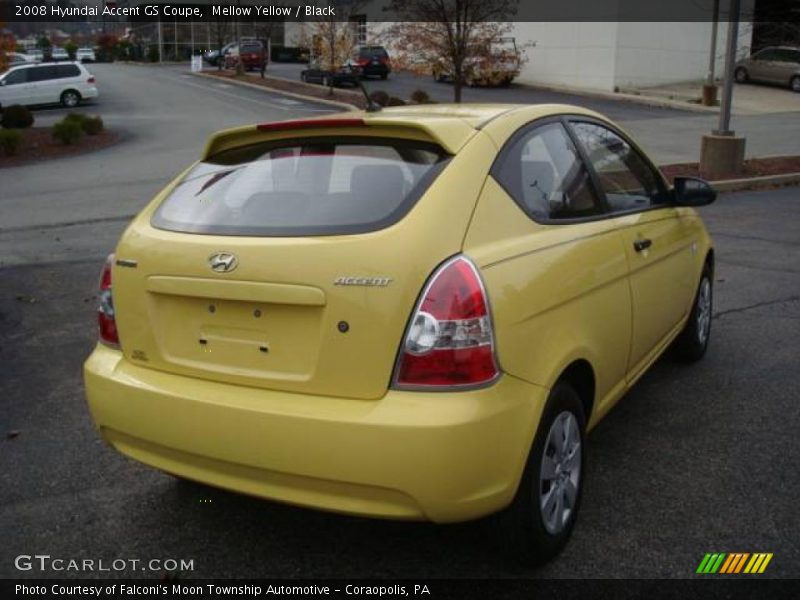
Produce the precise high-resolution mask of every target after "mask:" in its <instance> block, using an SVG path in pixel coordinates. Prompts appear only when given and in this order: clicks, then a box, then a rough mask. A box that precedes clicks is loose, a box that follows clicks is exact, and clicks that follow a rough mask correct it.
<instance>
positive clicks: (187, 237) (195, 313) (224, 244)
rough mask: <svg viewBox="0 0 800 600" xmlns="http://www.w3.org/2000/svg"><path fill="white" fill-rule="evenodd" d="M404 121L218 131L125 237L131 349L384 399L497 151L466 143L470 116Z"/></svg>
mask: <svg viewBox="0 0 800 600" xmlns="http://www.w3.org/2000/svg"><path fill="white" fill-rule="evenodd" d="M407 121H408V119H404V118H402V117H394V118H392V117H390V116H383V117H373V118H367V119H349V118H348V119H324V120H316V121H315V120H309V121H302V122H292V123H285V124H280V123H278V124H268V125H264V126H261V127H251V128H241V129H238V130H234V131H232V132H226V133H223V134H220V135H218V136H216V137H214V138H212V140H211V141H210V143H209V145H208V147H207V148H206V152H205V155H204V157H203V159H202V160H201V161H200V162H199V163H197V164H196V165H195V166H193V167H192V168H191V169H189V170H188V171H187V172H186V173H184V174H183V175H182V176H181V177H179V178H178V179H177V180H176V182H174V183H173V184H171V185H170V186H169V187H168V188H167V189H166V190H165V191H164V192H162V194H160V195H159V197H158V198H156V199H155V200H154V201H153V202H152V203H151V205H150V206H149V207H148V208H147V209H146V210H145V211H144V212H143V213H142V214H141V215H140V216H139V217H138V218H137V219H136V220H135V222H134V223H133V224H132V226H131V227H130V228H129V229H128V231H127V232H126V234H125V235H124V236H123V239H122V240H121V242H120V244H119V246H118V248H117V252H116V264H115V265H114V267H113V295H114V304H115V307H116V315H117V317H116V318H117V326H118V329H119V334H120V340H121V346H122V350H123V352H124V354H125V356H126V358H128V359H129V360H131V361H133V362H135V363H137V364H140V365H141V366H146V367H150V368H154V369H159V370H163V371H169V372H173V373H179V374H184V375H188V376H192V377H200V378H208V379H212V380H216V381H223V382H228V383H235V384H241V385H248V386H254V387H262V388H269V389H277V390H285V391H297V392H304V393H313V394H321V395H332V396H344V397H352V398H363V399H374V398H379V397H381V396H382V395H383V394H384V393H385V391H386V389H387V387H388V385H389V382H390V379H391V374H392V369H393V365H394V362H395V357H396V354H397V350H398V346H399V344H400V340H401V337H402V334H403V331H404V328H405V326H406V322H407V320H408V317H409V314H410V312H411V310H412V309H413V306H414V303H415V301H416V299H417V297H418V295H419V293H420V290H421V289H422V287H423V285H424V283H425V281H426V279H427V277H428V276H429V274H430V273H431V271H432V270H433V269H434V268H435V267H436V265H437V264H438V263H440V262H441V261H442V260H444V259H445V258H446V257H448V256H451V255H453V254H455V253H457V252H459V250H460V248H461V244H462V240H463V236H464V232H465V230H466V227H467V224H468V221H469V218H470V216H471V214H472V210H473V207H474V203H475V200H476V198H477V195H478V193H479V191H480V187H481V185H482V184H483V178H484V175H485V173H486V171H487V170H488V166H489V163H490V161H491V159H492V158H493V152H492V151H491V148H492V147H491V145H490V142H489V141H488V138H486V137H485V136H483V135H482V134H481V138H482V139H481V142H480V143H479V144H478V145H477V147H476V148H475V149H474V150H471V151H463V152H461V150H462V148H463V147H464V146H465V145H466V144H467V142H468V141H469V140H470V139H471V138H473V137H474V136H476V133H477V132H476V130H475V129H474V127H473V126H472V125H471V124H469V123H468V122H466V121H465V120H463V119H453V118H444V117H432V118H429V119H428V120H427V121H426V122H424V123H421V122H418V123H416V124H414V125H408V124H407ZM473 146H475V144H472V143H470V144H469V145H468V147H469V148H472V147H473ZM454 192H455V193H454Z"/></svg>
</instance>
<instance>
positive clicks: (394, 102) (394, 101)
mask: <svg viewBox="0 0 800 600" xmlns="http://www.w3.org/2000/svg"><path fill="white" fill-rule="evenodd" d="M405 105H406V101H405V100H403V99H402V98H398V97H397V96H392V97H391V98H389V102H387V103H386V106H405Z"/></svg>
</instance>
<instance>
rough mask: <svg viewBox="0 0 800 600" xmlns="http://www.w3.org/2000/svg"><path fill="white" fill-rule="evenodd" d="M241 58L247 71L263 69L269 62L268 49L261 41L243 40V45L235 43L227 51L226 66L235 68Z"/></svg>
mask: <svg viewBox="0 0 800 600" xmlns="http://www.w3.org/2000/svg"><path fill="white" fill-rule="evenodd" d="M240 60H241V62H242V66H243V67H244V69H245V71H251V70H255V71H258V70H261V67H262V66H265V65H266V63H267V50H266V48H265V47H264V44H263V43H261V42H259V41H257V40H256V41H248V42H242V44H241V46H239V45H236V44H234V45H233V46H231V48H229V49H228V50H227V51H226V52H225V68H226V69H235V68H236V65H237V64H239V61H240Z"/></svg>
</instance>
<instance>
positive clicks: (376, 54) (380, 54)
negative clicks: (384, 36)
mask: <svg viewBox="0 0 800 600" xmlns="http://www.w3.org/2000/svg"><path fill="white" fill-rule="evenodd" d="M359 54H360V55H361V56H365V57H369V58H386V57H388V56H389V54H388V53H387V52H386V50H385V49H384V48H381V47H375V48H361V50H360V51H359Z"/></svg>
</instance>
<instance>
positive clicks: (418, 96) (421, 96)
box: [411, 90, 431, 104]
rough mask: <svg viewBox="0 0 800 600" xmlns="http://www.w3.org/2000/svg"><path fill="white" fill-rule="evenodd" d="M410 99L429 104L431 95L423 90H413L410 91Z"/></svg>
mask: <svg viewBox="0 0 800 600" xmlns="http://www.w3.org/2000/svg"><path fill="white" fill-rule="evenodd" d="M411 101H412V102H416V103H417V104H430V102H431V97H430V96H429V95H428V92H426V91H425V90H414V91H413V92H411Z"/></svg>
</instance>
